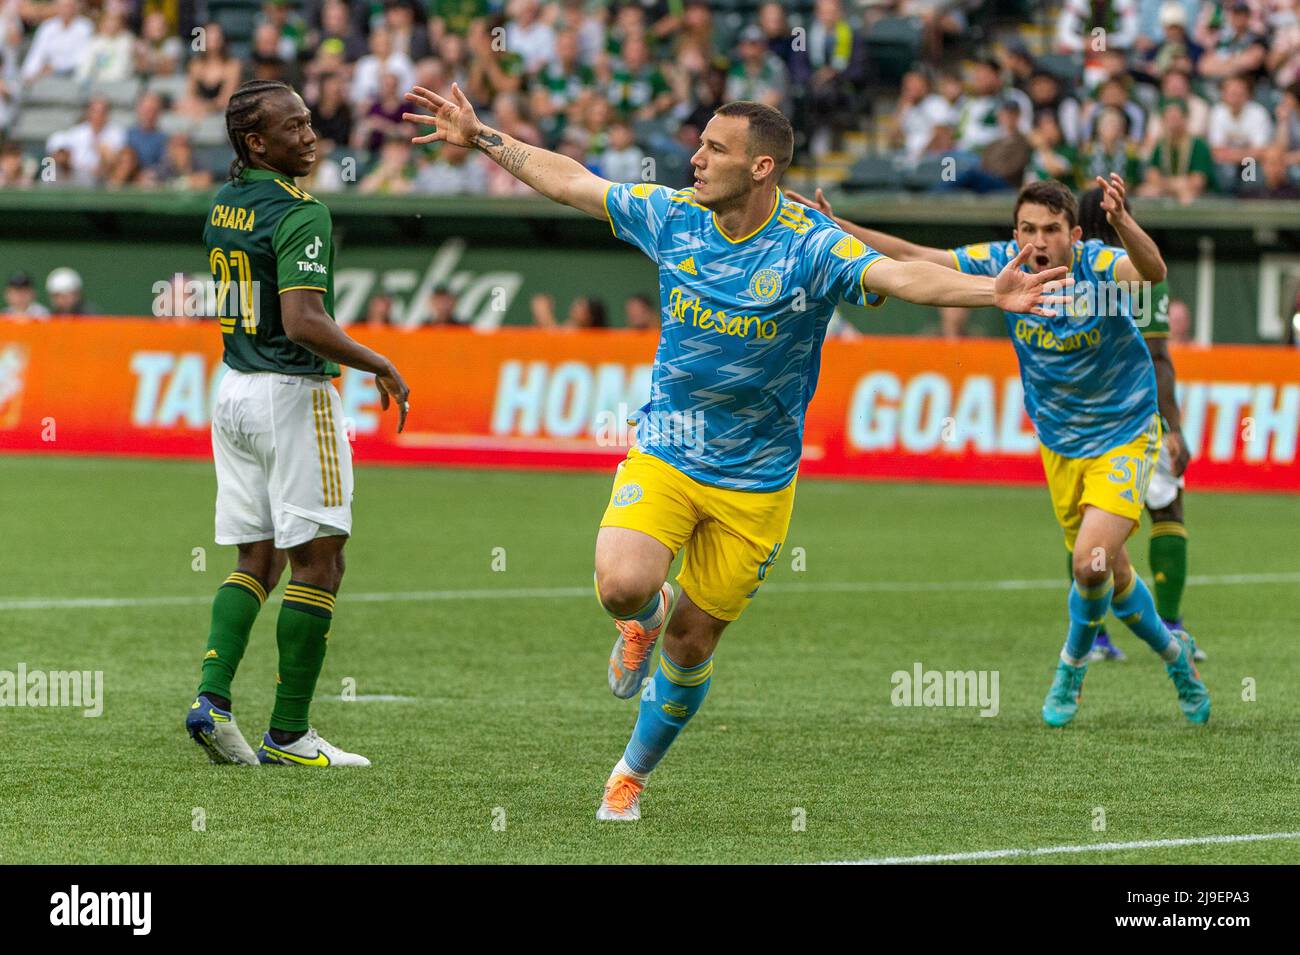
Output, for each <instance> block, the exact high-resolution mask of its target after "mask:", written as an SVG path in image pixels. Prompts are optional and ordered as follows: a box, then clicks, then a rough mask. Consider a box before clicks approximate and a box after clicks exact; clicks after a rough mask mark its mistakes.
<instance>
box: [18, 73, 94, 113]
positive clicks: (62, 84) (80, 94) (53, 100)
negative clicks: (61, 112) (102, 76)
mask: <svg viewBox="0 0 1300 955" xmlns="http://www.w3.org/2000/svg"><path fill="white" fill-rule="evenodd" d="M85 101H86V93H85V90H84V89H83V87H82V85H81V84H80V83H78V82H77V81H76V80H74V79H72V78H71V77H69V76H43V77H41V78H40V79H39V80H36V81H35V82H33V83H32V84H31V86H29V87H27V90H26V92H25V93H24V94H23V103H24V104H25V105H28V106H75V105H80V104H81V103H84V102H85Z"/></svg>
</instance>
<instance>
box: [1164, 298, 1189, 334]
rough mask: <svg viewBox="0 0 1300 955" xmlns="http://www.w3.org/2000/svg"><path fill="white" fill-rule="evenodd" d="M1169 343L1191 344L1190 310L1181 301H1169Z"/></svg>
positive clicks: (1176, 299) (1175, 299)
mask: <svg viewBox="0 0 1300 955" xmlns="http://www.w3.org/2000/svg"><path fill="white" fill-rule="evenodd" d="M1169 341H1170V343H1171V344H1174V345H1189V344H1191V342H1192V310H1191V308H1189V307H1188V305H1187V303H1186V302H1184V301H1183V300H1182V299H1178V298H1174V299H1170V300H1169Z"/></svg>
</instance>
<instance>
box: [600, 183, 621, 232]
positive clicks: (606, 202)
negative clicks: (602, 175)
mask: <svg viewBox="0 0 1300 955" xmlns="http://www.w3.org/2000/svg"><path fill="white" fill-rule="evenodd" d="M615 185H617V184H616V183H612V182H611V183H610V184H609V185H608V186H606V187H605V198H603V199H602V200H601V204H602V205H603V206H604V207H605V218H606V219H608V220H609V231H610V232H612V233H613V235H614V238H616V239H617V238H618V230H617V229H615V228H614V217H613V216H612V215H610V213H609V190H611V189H613V188H614V186H615Z"/></svg>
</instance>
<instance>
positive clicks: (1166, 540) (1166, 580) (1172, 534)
mask: <svg viewBox="0 0 1300 955" xmlns="http://www.w3.org/2000/svg"><path fill="white" fill-rule="evenodd" d="M1148 559H1149V560H1150V561H1151V576H1152V577H1154V578H1155V584H1156V612H1157V613H1159V614H1160V618H1161V619H1162V620H1177V619H1178V618H1179V617H1180V616H1181V615H1182V603H1183V588H1184V587H1185V586H1186V585H1187V528H1185V527H1184V526H1183V525H1182V524H1179V523H1178V522H1177V521H1160V522H1159V523H1157V524H1155V525H1154V526H1153V527H1152V528H1151V545H1150V550H1149V551H1148Z"/></svg>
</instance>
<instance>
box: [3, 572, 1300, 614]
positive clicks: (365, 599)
mask: <svg viewBox="0 0 1300 955" xmlns="http://www.w3.org/2000/svg"><path fill="white" fill-rule="evenodd" d="M1187 583H1188V584H1189V585H1190V586H1193V587H1218V586H1224V587H1232V586H1241V585H1248V584H1297V583H1300V571H1281V572H1275V573H1265V574H1199V575H1198V574H1193V575H1192V576H1190V577H1188V578H1187ZM1066 586H1067V582H1066V579H1065V577H1064V575H1062V576H1061V577H1060V578H1051V579H1047V580H845V581H829V582H825V583H807V584H799V583H785V584H782V583H772V584H768V585H767V586H766V587H764V588H763V590H764V592H765V593H766V592H769V591H770V592H773V593H783V594H860V593H876V594H891V593H892V594H901V593H922V592H940V593H942V592H959V591H982V590H983V591H987V590H1057V589H1060V590H1062V591H1064V590H1065V589H1066ZM570 597H572V598H578V597H581V598H584V599H588V600H594V599H595V593H594V592H593V590H592V588H591V587H590V586H588V587H516V588H505V587H501V588H497V587H485V588H482V589H479V590H393V591H376V592H373V593H350V592H347V591H345V592H344V593H343V596H342V599H343V600H344V601H346V602H348V603H352V602H356V603H412V602H414V603H426V602H434V601H441V600H556V599H567V598H570ZM211 602H212V595H211V594H195V595H190V596H178V597H0V611H5V610H83V609H102V608H113V607H195V606H202V605H205V604H210V603H211Z"/></svg>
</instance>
